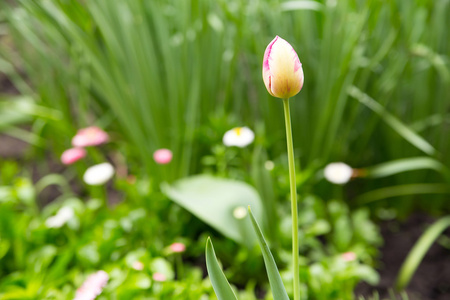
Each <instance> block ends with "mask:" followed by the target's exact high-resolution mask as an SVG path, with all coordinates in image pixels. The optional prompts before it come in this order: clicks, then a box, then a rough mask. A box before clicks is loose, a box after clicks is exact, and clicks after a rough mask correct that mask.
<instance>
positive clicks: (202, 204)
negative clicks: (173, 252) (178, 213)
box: [162, 175, 263, 245]
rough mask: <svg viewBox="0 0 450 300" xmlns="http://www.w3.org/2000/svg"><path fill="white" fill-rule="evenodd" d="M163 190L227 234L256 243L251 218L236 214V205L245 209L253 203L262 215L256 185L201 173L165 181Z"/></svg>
mask: <svg viewBox="0 0 450 300" xmlns="http://www.w3.org/2000/svg"><path fill="white" fill-rule="evenodd" d="M162 190H163V191H164V193H165V194H166V195H167V196H168V197H169V198H170V199H172V200H173V201H175V202H176V203H178V204H179V205H181V206H182V207H184V208H185V209H187V210H188V211H190V212H191V213H192V214H194V215H195V216H197V217H198V218H199V219H201V220H202V221H204V222H205V223H207V224H209V225H210V226H212V227H214V228H215V229H217V230H218V231H219V232H221V233H222V234H223V235H225V236H227V237H229V238H231V239H233V240H235V241H237V242H240V243H243V244H245V245H253V244H254V243H255V242H256V241H255V238H254V236H253V234H252V233H251V229H250V228H251V227H250V221H249V220H248V218H244V217H238V218H236V217H235V216H234V215H233V212H234V211H235V209H237V208H238V209H239V210H241V211H242V210H243V211H244V216H245V212H246V208H247V206H249V205H251V206H252V207H255V209H257V210H258V212H260V214H258V215H257V217H261V216H262V211H263V208H262V204H261V200H260V197H259V195H258V193H257V192H256V191H255V189H254V188H253V187H252V186H250V185H248V184H246V183H244V182H240V181H236V180H230V179H224V178H216V177H213V176H210V175H198V176H192V177H188V178H185V179H181V180H179V181H177V182H175V183H174V184H172V185H168V184H163V185H162Z"/></svg>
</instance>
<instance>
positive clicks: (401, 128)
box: [348, 86, 436, 155]
mask: <svg viewBox="0 0 450 300" xmlns="http://www.w3.org/2000/svg"><path fill="white" fill-rule="evenodd" d="M348 93H349V94H350V96H352V97H353V98H355V99H357V100H358V101H359V102H361V103H362V104H364V105H365V106H367V107H368V108H370V109H371V110H372V111H374V112H375V113H377V114H378V115H379V116H380V117H381V119H382V120H383V121H384V122H386V124H388V125H389V126H390V127H391V128H392V129H393V130H395V131H396V132H397V133H398V134H399V135H401V136H402V137H403V138H404V139H405V140H407V141H408V142H410V143H411V144H412V145H413V146H415V147H416V148H418V149H419V150H421V151H423V152H425V153H426V154H429V155H434V154H435V153H436V149H434V147H433V146H432V145H431V144H430V143H429V142H428V141H426V140H425V139H424V138H423V137H421V136H420V135H418V134H417V133H416V132H414V131H413V130H412V129H411V128H410V127H408V126H406V125H405V124H403V123H402V122H401V121H400V120H399V119H398V118H397V117H395V116H393V115H392V114H390V113H389V112H388V111H387V110H386V108H384V107H383V106H382V105H381V104H380V103H378V102H377V101H375V100H374V99H372V98H370V97H369V96H368V95H367V94H365V93H363V92H361V90H359V89H358V88H357V87H355V86H353V87H351V88H350V89H349V91H348Z"/></svg>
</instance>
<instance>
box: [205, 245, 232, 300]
mask: <svg viewBox="0 0 450 300" xmlns="http://www.w3.org/2000/svg"><path fill="white" fill-rule="evenodd" d="M206 268H207V269H208V274H209V278H210V279H211V283H212V286H213V288H214V291H215V292H216V295H217V298H218V299H219V300H233V299H236V300H237V298H236V295H235V294H234V291H233V289H232V288H231V286H230V283H229V282H228V280H227V278H226V277H225V274H223V271H222V269H221V268H220V266H219V262H218V261H217V257H216V253H215V252H214V247H213V244H212V242H211V239H210V238H208V240H207V241H206Z"/></svg>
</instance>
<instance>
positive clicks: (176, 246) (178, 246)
mask: <svg viewBox="0 0 450 300" xmlns="http://www.w3.org/2000/svg"><path fill="white" fill-rule="evenodd" d="M169 247H170V250H172V251H173V252H175V253H182V252H184V251H185V250H186V246H185V245H184V244H183V243H173V244H172V245H170V246H169Z"/></svg>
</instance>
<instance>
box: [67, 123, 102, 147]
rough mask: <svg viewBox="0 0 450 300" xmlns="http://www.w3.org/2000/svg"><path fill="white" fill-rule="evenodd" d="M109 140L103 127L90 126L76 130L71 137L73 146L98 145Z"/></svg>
mask: <svg viewBox="0 0 450 300" xmlns="http://www.w3.org/2000/svg"><path fill="white" fill-rule="evenodd" d="M108 141H109V135H108V134H107V133H106V132H105V131H103V129H101V128H99V127H96V126H91V127H87V128H83V129H80V130H78V132H77V134H76V135H75V136H74V137H73V139H72V145H73V146H74V147H81V148H82V147H88V146H98V145H101V144H104V143H106V142H108Z"/></svg>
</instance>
